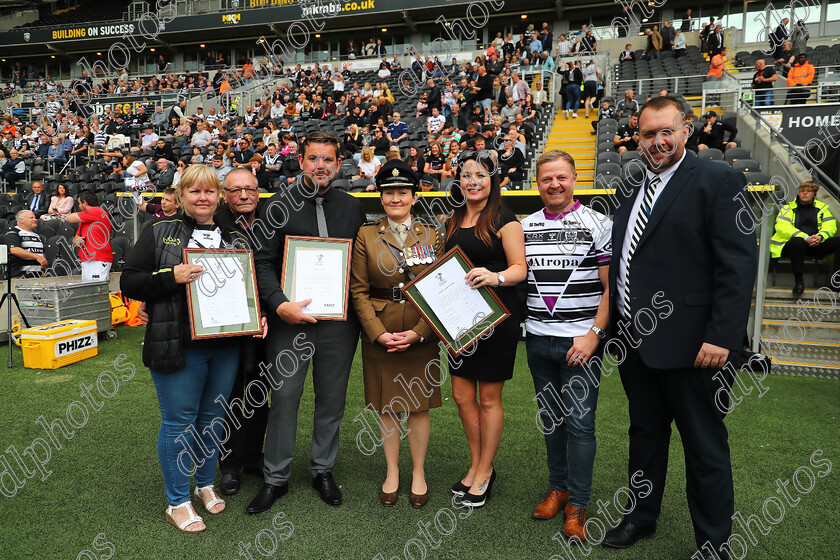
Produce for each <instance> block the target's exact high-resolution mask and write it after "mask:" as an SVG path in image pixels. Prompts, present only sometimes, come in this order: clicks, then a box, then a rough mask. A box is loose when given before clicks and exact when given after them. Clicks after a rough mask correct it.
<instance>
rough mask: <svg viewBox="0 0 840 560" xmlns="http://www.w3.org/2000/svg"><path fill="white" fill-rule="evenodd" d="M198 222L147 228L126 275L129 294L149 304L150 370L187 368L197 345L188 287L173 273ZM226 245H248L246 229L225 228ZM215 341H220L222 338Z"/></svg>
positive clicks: (167, 221) (123, 281)
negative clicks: (188, 351)
mask: <svg viewBox="0 0 840 560" xmlns="http://www.w3.org/2000/svg"><path fill="white" fill-rule="evenodd" d="M195 225H196V224H195V220H193V219H192V218H191V217H189V216H184V215H178V216H173V217H171V218H164V219H162V220H158V221H156V222H153V223H151V224H150V225H148V226H146V227H145V228H144V229H143V231H142V232H141V233H140V237H139V238H138V239H137V243H136V244H135V245H134V249H133V250H132V252H131V254H130V255H129V257H128V259H127V260H126V263H125V268H124V269H123V273H122V276H121V277H120V289H121V290H122V292H123V294H124V295H125V296H127V297H130V298H131V299H135V300H140V301H145V302H146V311H147V313H148V314H149V325H148V327H147V328H146V338H145V342H144V344H143V364H144V365H145V366H146V367H148V368H149V369H154V370H156V371H162V372H168V371H175V370H178V369H181V368H183V367H184V365H185V364H184V352H183V348H184V346H185V345H186V344H191V345H192V344H196V343H195V342H192V341H191V336H190V328H189V315H188V312H187V294H186V288H185V287H184V285H183V284H177V283H176V282H175V273H174V272H173V269H174V267H175V265H179V264H182V263H183V249H184V248H186V246H187V242H188V241H189V239H190V236H192V232H193V229H195ZM222 244H223V247H235V248H238V249H247V248H248V243H247V238H246V237H245V236H244V235H243V234H242V233H241V232H239V231H236V230H232V229H229V228H225V227H222ZM234 340H235V339H234ZM227 341H230V339H226V340H225V342H227ZM201 342H208V341H201ZM209 342H210V343H212V344H214V345H218V344H219V341H218V339H214V340H209Z"/></svg>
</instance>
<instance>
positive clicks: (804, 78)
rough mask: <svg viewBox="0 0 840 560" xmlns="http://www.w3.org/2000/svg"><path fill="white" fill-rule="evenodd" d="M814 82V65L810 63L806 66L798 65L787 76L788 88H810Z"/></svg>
mask: <svg viewBox="0 0 840 560" xmlns="http://www.w3.org/2000/svg"><path fill="white" fill-rule="evenodd" d="M813 81H814V65H813V64H811V63H810V62H807V61H806V62H805V64H799V63H796V64H794V65H793V68H791V69H790V71H789V72H788V76H787V85H788V87H794V86H810V85H811V82H813Z"/></svg>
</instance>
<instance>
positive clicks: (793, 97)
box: [785, 87, 811, 105]
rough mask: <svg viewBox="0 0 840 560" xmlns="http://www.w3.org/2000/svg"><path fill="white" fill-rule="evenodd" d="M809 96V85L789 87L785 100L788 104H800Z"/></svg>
mask: <svg viewBox="0 0 840 560" xmlns="http://www.w3.org/2000/svg"><path fill="white" fill-rule="evenodd" d="M809 97H811V88H809V87H801V88H790V89H789V90H788V93H787V99H786V100H785V102H786V103H787V104H788V105H801V104H803V103H805V102H806V101H808V98H809Z"/></svg>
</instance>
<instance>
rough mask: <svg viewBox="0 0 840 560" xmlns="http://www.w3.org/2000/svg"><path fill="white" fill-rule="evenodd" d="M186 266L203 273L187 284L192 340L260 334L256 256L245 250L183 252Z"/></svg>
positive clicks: (192, 250) (185, 250)
mask: <svg viewBox="0 0 840 560" xmlns="http://www.w3.org/2000/svg"><path fill="white" fill-rule="evenodd" d="M184 263H186V264H198V265H201V266H203V267H204V272H203V273H202V274H201V276H199V277H198V279H197V280H195V281H193V282H190V283H189V284H187V301H188V308H189V311H190V332H191V333H192V338H193V340H199V339H202V338H218V337H223V336H239V335H246V334H260V333H261V332H262V324H261V321H260V303H259V298H258V297H257V279H256V276H255V275H254V256H253V253H251V251H247V250H242V249H184Z"/></svg>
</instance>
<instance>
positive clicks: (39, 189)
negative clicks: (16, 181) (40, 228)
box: [23, 181, 50, 218]
mask: <svg viewBox="0 0 840 560" xmlns="http://www.w3.org/2000/svg"><path fill="white" fill-rule="evenodd" d="M23 207H24V208H26V209H27V210H31V211H32V212H34V213H35V217H36V218H40V217H41V216H43V215H44V214H46V213H47V208H49V207H50V197H49V196H47V193H45V192H44V185H43V184H41V181H35V182H34V183H32V191H31V192H28V193H26V195H25V196H24V198H23Z"/></svg>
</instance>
